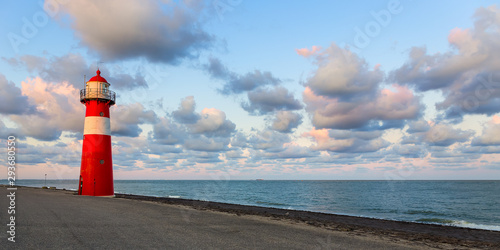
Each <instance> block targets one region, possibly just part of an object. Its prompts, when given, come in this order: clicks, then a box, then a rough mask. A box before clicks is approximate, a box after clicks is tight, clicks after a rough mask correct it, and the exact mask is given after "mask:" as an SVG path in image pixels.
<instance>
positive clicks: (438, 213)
mask: <svg viewBox="0 0 500 250" xmlns="http://www.w3.org/2000/svg"><path fill="white" fill-rule="evenodd" d="M404 213H405V214H412V215H413V214H425V215H436V216H444V215H446V214H443V213H440V212H436V211H432V210H408V211H406V212H404Z"/></svg>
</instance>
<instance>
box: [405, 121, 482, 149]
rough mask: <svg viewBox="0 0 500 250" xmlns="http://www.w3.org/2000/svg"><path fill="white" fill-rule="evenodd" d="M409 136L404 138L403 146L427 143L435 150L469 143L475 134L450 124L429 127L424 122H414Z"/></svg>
mask: <svg viewBox="0 0 500 250" xmlns="http://www.w3.org/2000/svg"><path fill="white" fill-rule="evenodd" d="M407 132H408V133H410V135H409V136H407V137H404V138H403V140H402V142H401V143H402V144H414V145H420V144H422V143H425V144H427V145H429V146H431V147H433V148H434V149H436V147H449V146H451V145H453V144H455V143H461V142H467V141H469V139H470V138H471V136H472V135H473V134H474V132H473V131H470V130H462V129H457V128H454V127H453V126H452V125H450V124H444V123H439V124H435V123H430V124H428V126H425V125H424V122H414V123H412V124H411V126H410V128H409V129H408V130H407Z"/></svg>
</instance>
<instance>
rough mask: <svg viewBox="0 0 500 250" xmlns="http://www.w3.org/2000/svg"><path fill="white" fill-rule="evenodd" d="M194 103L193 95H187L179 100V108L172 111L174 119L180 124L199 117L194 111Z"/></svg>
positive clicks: (193, 121)
mask: <svg viewBox="0 0 500 250" xmlns="http://www.w3.org/2000/svg"><path fill="white" fill-rule="evenodd" d="M195 108H196V103H195V101H194V96H187V97H185V98H184V99H182V100H181V104H180V105H179V108H178V109H177V110H176V111H174V112H172V116H173V117H174V119H175V120H176V121H178V122H180V123H182V124H192V123H195V122H196V121H198V120H199V119H200V116H199V115H198V114H196V113H195V112H194V109H195Z"/></svg>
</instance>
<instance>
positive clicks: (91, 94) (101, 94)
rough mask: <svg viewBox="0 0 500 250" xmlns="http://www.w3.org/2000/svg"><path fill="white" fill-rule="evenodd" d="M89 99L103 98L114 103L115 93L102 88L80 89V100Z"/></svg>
mask: <svg viewBox="0 0 500 250" xmlns="http://www.w3.org/2000/svg"><path fill="white" fill-rule="evenodd" d="M89 99H103V100H109V101H111V102H112V103H115V100H116V93H115V92H114V91H111V90H103V89H90V88H85V89H82V90H80V102H84V101H85V100H89Z"/></svg>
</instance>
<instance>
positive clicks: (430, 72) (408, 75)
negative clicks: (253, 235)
mask: <svg viewBox="0 0 500 250" xmlns="http://www.w3.org/2000/svg"><path fill="white" fill-rule="evenodd" d="M448 42H449V44H450V50H449V51H447V52H445V53H435V54H433V55H429V54H428V53H427V51H426V49H425V48H424V47H414V48H412V49H411V50H410V53H409V58H408V60H407V62H406V63H405V64H404V65H403V66H401V67H400V68H398V69H396V70H394V71H392V72H391V73H390V74H389V79H390V80H391V81H395V82H398V83H399V84H406V85H409V86H411V87H414V88H415V89H416V90H418V91H422V92H425V91H428V90H436V89H437V90H440V91H441V92H442V93H443V96H444V98H445V99H444V101H442V102H440V103H438V104H437V105H436V108H437V109H438V110H443V111H444V112H445V117H444V118H445V119H452V120H454V121H457V122H460V121H461V119H462V117H463V115H465V114H487V115H492V114H495V113H497V112H499V111H500V108H499V107H500V76H499V75H498V73H497V72H498V71H499V70H500V56H499V53H497V52H498V51H499V50H500V11H499V9H498V8H497V7H496V6H495V5H493V6H490V7H486V8H479V9H477V10H476V12H475V14H474V26H473V28H471V29H465V30H463V29H459V28H455V29H453V30H451V31H450V33H449V35H448Z"/></svg>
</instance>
